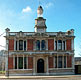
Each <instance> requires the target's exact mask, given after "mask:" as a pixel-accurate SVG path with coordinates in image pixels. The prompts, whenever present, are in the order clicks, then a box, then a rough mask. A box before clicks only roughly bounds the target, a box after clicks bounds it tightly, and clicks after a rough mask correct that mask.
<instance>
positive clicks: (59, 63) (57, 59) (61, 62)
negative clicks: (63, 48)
mask: <svg viewBox="0 0 81 80" xmlns="http://www.w3.org/2000/svg"><path fill="white" fill-rule="evenodd" d="M54 67H55V68H66V56H54Z"/></svg>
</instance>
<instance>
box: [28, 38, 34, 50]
mask: <svg viewBox="0 0 81 80" xmlns="http://www.w3.org/2000/svg"><path fill="white" fill-rule="evenodd" d="M27 50H33V39H28V40H27Z"/></svg>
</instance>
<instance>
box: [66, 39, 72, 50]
mask: <svg viewBox="0 0 81 80" xmlns="http://www.w3.org/2000/svg"><path fill="white" fill-rule="evenodd" d="M66 48H67V50H71V39H68V40H66Z"/></svg>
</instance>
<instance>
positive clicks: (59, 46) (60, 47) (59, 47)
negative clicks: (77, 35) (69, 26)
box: [58, 40, 62, 50]
mask: <svg viewBox="0 0 81 80" xmlns="http://www.w3.org/2000/svg"><path fill="white" fill-rule="evenodd" d="M58 50H62V41H61V40H58Z"/></svg>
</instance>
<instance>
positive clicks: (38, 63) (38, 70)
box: [37, 59, 44, 73]
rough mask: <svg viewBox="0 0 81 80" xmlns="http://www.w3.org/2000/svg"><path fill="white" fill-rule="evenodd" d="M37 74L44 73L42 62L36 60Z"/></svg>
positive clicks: (41, 60)
mask: <svg viewBox="0 0 81 80" xmlns="http://www.w3.org/2000/svg"><path fill="white" fill-rule="evenodd" d="M37 73H44V60H43V59H38V61H37Z"/></svg>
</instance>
